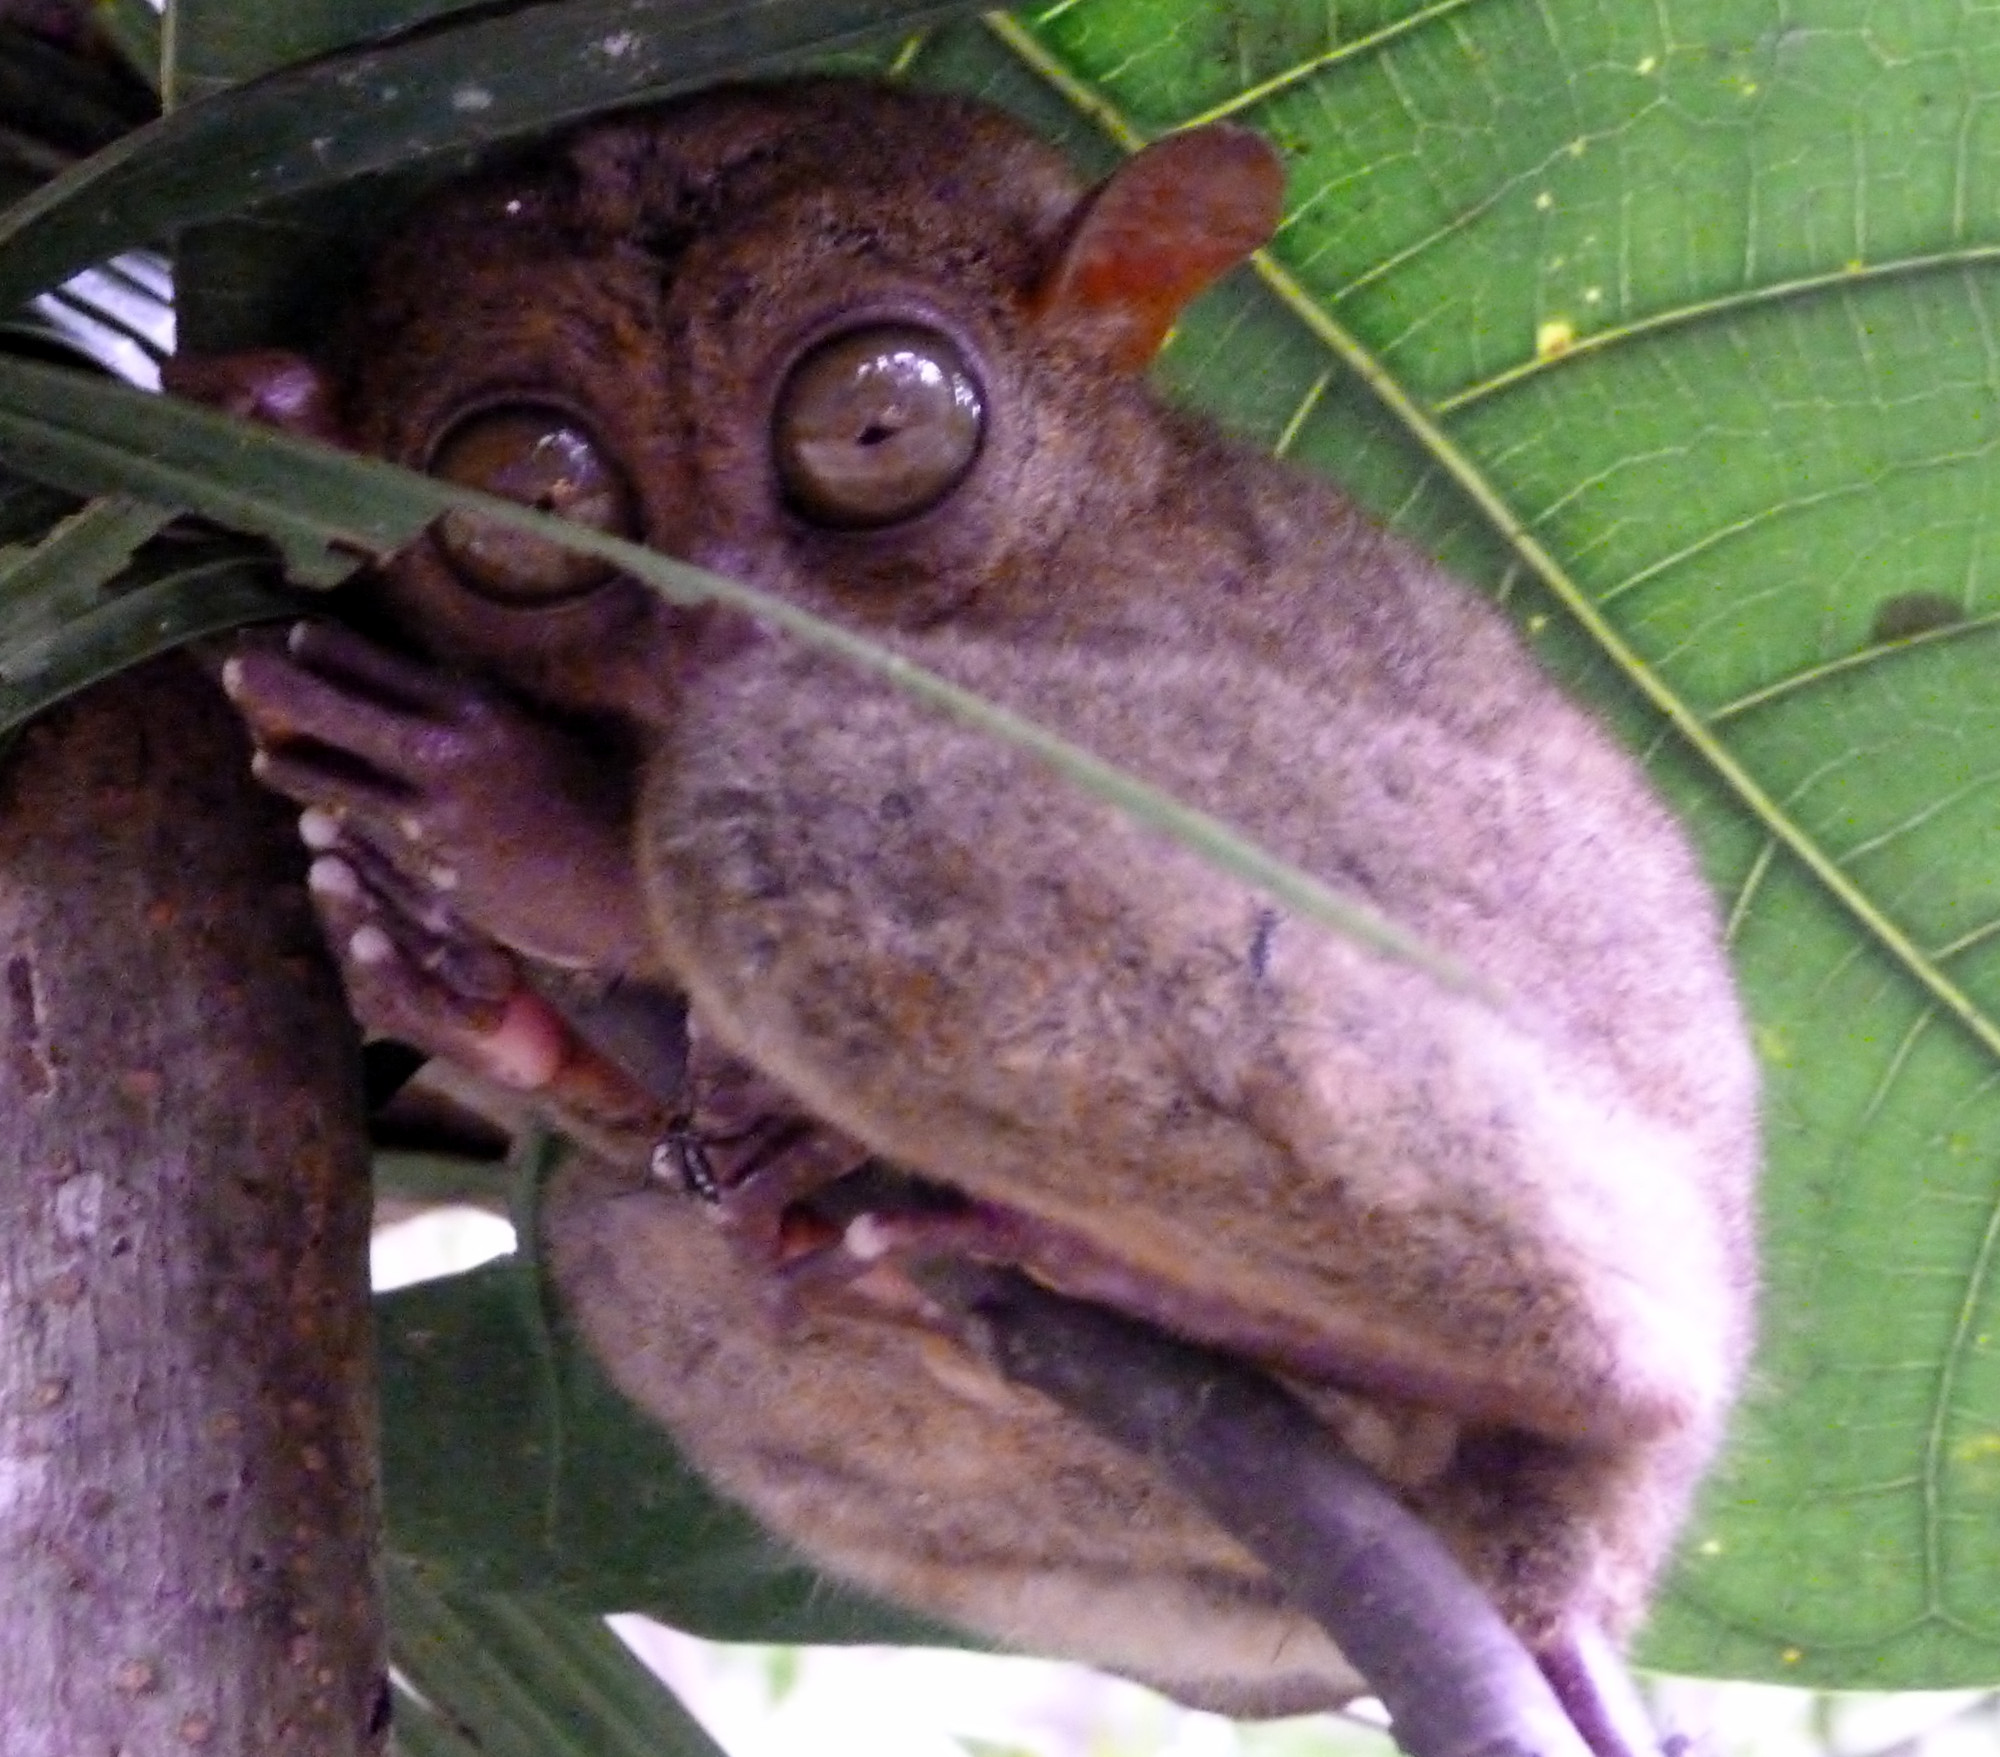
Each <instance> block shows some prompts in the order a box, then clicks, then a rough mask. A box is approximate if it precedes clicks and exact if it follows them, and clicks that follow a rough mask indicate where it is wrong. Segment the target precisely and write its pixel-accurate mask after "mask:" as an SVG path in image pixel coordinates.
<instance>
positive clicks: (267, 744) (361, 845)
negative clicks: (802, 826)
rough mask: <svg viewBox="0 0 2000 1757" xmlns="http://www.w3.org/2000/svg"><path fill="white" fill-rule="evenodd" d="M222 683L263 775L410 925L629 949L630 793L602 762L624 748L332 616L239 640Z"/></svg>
mask: <svg viewBox="0 0 2000 1757" xmlns="http://www.w3.org/2000/svg"><path fill="white" fill-rule="evenodd" d="M223 684H224V687H225V688H226V689H227V690H228V692H229V694H230V696H231V698H232V699H233V700H234V701H235V703H236V705H237V707H238V708H239V709H240V710H241V711H242V714H243V716H244V719H245V720H246V721H247V722H248V724H249V727H250V734H251V737H252V738H253V739H254V740H255V741H256V747H257V755H256V759H255V761H256V770H257V773H258V775H259V776H260V777H261V778H262V779H263V781H264V782H265V783H266V784H267V785H268V786H271V787H273V788H275V789H276V790H277V791H278V792H280V793H283V794H286V795H288V796H289V797H290V798H292V799H295V800H297V801H298V802H299V803H300V804H301V805H304V806H307V807H310V808H313V809H314V810H315V811H317V812H318V813H319V814H320V816H319V817H318V818H317V819H316V820H315V822H316V823H318V824H319V825H320V833H321V835H322V837H323V839H330V838H333V837H335V836H337V837H338V839H339V841H340V842H341V843H342V845H343V847H344V848H345V849H346V850H347V852H348V854H349V856H350V857H352V856H355V855H358V854H365V857H366V858H365V865H366V867H367V870H368V872H369V874H370V875H371V881H370V882H371V888H373V889H374V890H376V891H379V892H383V893H384V894H385V896H386V894H387V893H388V892H391V891H393V892H394V893H395V896H396V898H397V899H398V901H399V903H400V906H401V907H400V912H401V913H402V914H404V915H405V916H407V917H409V918H410V923H411V925H413V926H414V925H422V926H423V927H424V931H426V932H429V933H432V934H439V933H447V932H448V933H449V935H450V936H452V937H454V938H460V939H462V938H463V937H464V936H465V935H466V933H467V930H468V929H470V930H471V931H472V932H475V933H476V934H478V935H480V936H483V937H484V938H486V939H488V940H491V941H494V942H497V943H498V944H499V945H502V946H506V947H509V948H511V949H513V950H514V951H517V952H521V953H524V954H526V955H527V956H529V957H532V958H539V959H543V960H545V961H547V962H549V963H552V964H558V965H564V966H578V967H585V966H587V967H589V968H592V969H598V970H622V969H628V968H630V967H632V966H633V965H634V964H635V963H637V962H638V961H639V959H640V956H641V954H640V949H639V948H640V947H641V946H642V945H643V943H644V927H643V924H642V923H641V922H640V920H639V916H638V909H637V905H636V898H637V895H638V889H637V886H636V884H635V882H634V880H633V878H632V875H631V852H630V846H631V835H630V831H629V830H628V828H627V827H626V825H625V822H624V813H625V801H624V800H623V799H622V798H621V797H620V794H619V791H618V788H617V787H616V785H615V784H607V780H606V777H607V776H610V775H615V774H617V773H618V772H619V770H620V769H621V767H625V766H629V765H620V764H618V763H615V762H613V761H611V760H608V759H606V758H605V757H604V756H602V755H601V754H600V753H597V752H594V751H593V750H592V749H591V748H590V747H589V746H588V745H587V744H586V743H585V742H584V741H583V740H582V739H581V738H580V737H572V736H571V735H570V734H569V733H568V732H566V731H564V730H562V729H559V728H558V727H556V726H555V725H553V724H551V723H550V721H549V720H548V719H547V718H546V717H545V716H544V717H540V718H531V717H530V716H529V715H528V714H527V713H525V712H523V711H522V710H521V709H520V708H518V707H516V706H515V705H514V704H512V703H511V702H509V701H508V700H507V698H506V697H505V696H503V695H501V694H500V693H499V692H498V691H496V690H494V689H492V688H491V687H489V686H486V685H483V684H477V683H473V682H469V681H467V680H465V679H463V678H459V677H455V676H452V675H450V674H449V673H445V672H440V671H438V670H437V669H435V668H434V667H431V666H427V665H420V664H416V663H413V662H411V661H410V660H407V659H404V658H401V657H399V656H398V655H396V654H393V653H390V652H388V651H386V650H385V649H383V648H381V647H378V646H376V645H375V644H374V643H372V642H370V641H367V640H365V639H363V638H362V637H361V636H359V635H356V634H354V633H351V632H350V631H348V630H346V629H343V628H340V627H338V626H336V625H334V624H331V623H311V622H302V623H299V624H298V625H296V626H295V627H294V628H293V629H292V630H291V631H290V633H289V634H288V636H287V637H286V640H285V644H284V647H283V649H282V650H280V649H277V648H274V647H272V646H269V645H264V644H251V645H246V646H245V647H244V649H243V650H242V651H241V652H240V653H238V654H237V655H236V657H234V658H233V659H231V660H230V661H229V663H228V665H227V666H226V667H225V669H224V673H223ZM350 864H352V860H351V859H350ZM446 920H448V921H449V923H450V927H449V929H446V928H444V927H442V926H435V927H434V926H431V925H429V923H430V922H432V921H436V922H439V923H443V922H445V921H446Z"/></svg>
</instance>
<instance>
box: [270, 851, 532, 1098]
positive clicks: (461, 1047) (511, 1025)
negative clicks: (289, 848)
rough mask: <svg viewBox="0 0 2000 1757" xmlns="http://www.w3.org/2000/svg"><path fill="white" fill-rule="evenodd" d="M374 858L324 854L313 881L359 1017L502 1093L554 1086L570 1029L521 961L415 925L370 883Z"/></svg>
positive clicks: (431, 926)
mask: <svg viewBox="0 0 2000 1757" xmlns="http://www.w3.org/2000/svg"><path fill="white" fill-rule="evenodd" d="M368 867H369V863H368V862H367V860H366V858H365V855H363V856H357V854H356V851H355V850H354V849H353V848H352V847H349V846H345V845H343V846H341V847H340V850H339V852H327V851H321V852H319V853H318V854H317V856H316V858H315V859H314V861H313V863H312V867H311V869H310V871H309V873H308V875H307V882H308V885H309V888H310V889H311V892H312V896H313V901H314V904H315V905H316V907H317V908H318V910H319V915H320V921H321V925H322V926H323V927H324V929H325V931H326V936H327V943H328V945H329V946H330V947H332V949H333V952H334V956H335V958H336V959H337V961H338V962H339V965H340V970H341V975H342V978H343V980H344V981H345V983H346V985H347V993H348V1001H349V1004H350V1005H351V1006H352V1008H353V1010H354V1015H355V1017H356V1018H357V1019H358V1020H359V1021H360V1023H361V1025H362V1027H363V1028H364V1029H365V1030H366V1031H368V1032H370V1033H371V1034H374V1035H378V1036H383V1037H393V1038H395V1039H396V1040H397V1041H399V1042H402V1043H407V1044H409V1045H410V1046H411V1047H412V1048H415V1049H419V1050H422V1051H423V1052H424V1053H425V1054H427V1055H434V1056H442V1057H445V1058H447V1059H449V1060H452V1061H455V1062H458V1063H460V1064H461V1065H464V1066H466V1067H468V1068H470V1069H472V1070H473V1071H474V1072H476V1073H479V1074H483V1075H485V1076H486V1077H487V1078H488V1079H492V1080H495V1081H497V1082H499V1083H500V1084H502V1085H506V1086H510V1087H514V1088H517V1089H520V1090H525V1091H534V1090H537V1089H539V1088H541V1087H544V1086H547V1085H548V1084H550V1082H551V1081H552V1080H553V1079H554V1078H555V1076H556V1073H557V1072H558V1070H559V1069H560V1068H561V1067H562V1065H563V1063H564V1061H565V1059H566V1057H567V1055H568V1049H569V1041H570V1039H569V1030H568V1027H567V1026H566V1025H565V1024H564V1023H563V1021H562V1019H561V1017H560V1015H558V1014H557V1012H556V1011H555V1009H554V1008H553V1007H551V1006H550V1005H549V1003H548V1002H547V1001H545V1000H543V999H542V998H541V997H540V996H539V995H537V994H535V993H533V992H532V991H531V990H529V989H527V988H526V987H524V986H523V985H522V983H521V980H520V976H519V973H518V972H517V971H516V969H515V968H514V964H513V961H512V960H511V959H510V958H509V957H508V956H507V955H506V954H505V953H504V952H502V951H500V950H499V949H498V948H496V947H494V946H491V945H488V944H486V943H484V942H482V941H480V940H477V939H475V938H473V937H471V936H469V935H458V936H454V935H453V934H451V933H449V932H439V931H437V930H436V926H435V922H434V920H432V921H418V920H413V919H412V918H411V917H410V916H409V915H407V914H405V913H403V912H402V911H401V910H399V909H398V908H397V907H396V905H395V903H394V901H393V900H392V899H390V898H388V897H385V896H384V894H383V892H382V891H381V890H379V889H377V888H375V886H374V885H373V884H372V883H371V882H370V880H371V878H372V877H373V874H372V873H370V872H369V870H368Z"/></svg>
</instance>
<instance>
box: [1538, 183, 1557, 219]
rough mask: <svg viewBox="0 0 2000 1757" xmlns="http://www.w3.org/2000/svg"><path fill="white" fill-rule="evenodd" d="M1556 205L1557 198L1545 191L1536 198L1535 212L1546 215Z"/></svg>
mask: <svg viewBox="0 0 2000 1757" xmlns="http://www.w3.org/2000/svg"><path fill="white" fill-rule="evenodd" d="M1555 204H1556V198H1555V197H1554V196H1553V195H1551V194H1550V193H1549V192H1548V191H1547V190H1546V189H1544V190H1543V191H1542V192H1541V193H1540V194H1539V195H1537V196H1536V197H1535V212H1536V213H1538V214H1545V213H1547V212H1548V211H1549V209H1550V208H1552V207H1554V206H1555Z"/></svg>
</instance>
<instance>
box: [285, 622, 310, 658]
mask: <svg viewBox="0 0 2000 1757" xmlns="http://www.w3.org/2000/svg"><path fill="white" fill-rule="evenodd" d="M310 639H312V624H311V623H310V622H295V623H293V624H292V626H291V627H290V628H288V629H286V630H285V651H286V652H288V653H293V654H297V653H302V652H304V651H305V646H306V642H307V641H309V640H310Z"/></svg>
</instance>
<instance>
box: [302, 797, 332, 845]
mask: <svg viewBox="0 0 2000 1757" xmlns="http://www.w3.org/2000/svg"><path fill="white" fill-rule="evenodd" d="M299 840H300V841H301V842H303V843H304V844H305V845H306V846H307V847H308V848H311V849H313V850H315V851H318V850H320V849H324V848H338V847H339V846H340V819H339V818H337V817H335V816H334V815H333V813H332V812H330V811H327V810H325V809H324V808H323V807H321V806H317V805H309V806H307V807H306V808H305V810H304V811H302V812H300V813H299Z"/></svg>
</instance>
